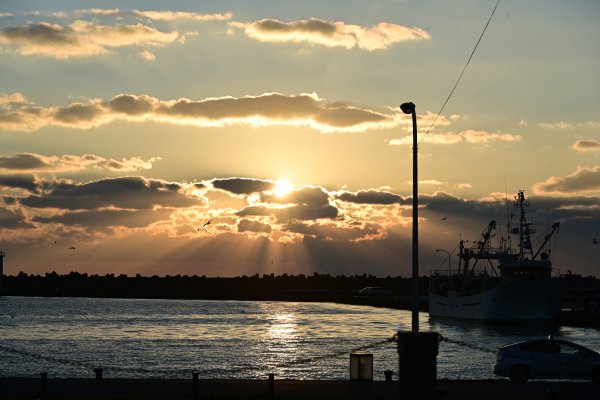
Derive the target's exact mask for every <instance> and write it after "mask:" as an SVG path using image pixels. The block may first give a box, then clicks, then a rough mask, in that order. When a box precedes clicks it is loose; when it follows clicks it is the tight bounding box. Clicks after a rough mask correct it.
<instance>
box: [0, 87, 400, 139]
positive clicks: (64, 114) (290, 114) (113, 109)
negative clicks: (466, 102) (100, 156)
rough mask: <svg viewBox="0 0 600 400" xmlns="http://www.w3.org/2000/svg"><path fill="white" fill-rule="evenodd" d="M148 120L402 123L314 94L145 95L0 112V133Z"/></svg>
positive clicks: (349, 125) (333, 125)
mask: <svg viewBox="0 0 600 400" xmlns="http://www.w3.org/2000/svg"><path fill="white" fill-rule="evenodd" d="M117 120H126V121H145V120H152V121H158V122H164V123H172V124H182V125H195V126H199V127H225V126H230V125H246V126H253V127H260V126H276V125H279V126H282V125H283V126H298V127H311V128H314V129H317V130H319V131H321V132H324V133H328V132H362V131H365V130H368V129H380V128H391V127H394V126H397V125H399V124H402V123H406V121H407V119H406V118H405V116H403V115H402V114H401V113H394V114H382V113H379V112H376V111H373V110H370V109H367V108H360V107H357V106H353V105H349V104H346V103H341V102H335V103H327V102H325V101H324V100H322V99H320V98H319V97H318V96H317V95H316V94H314V93H313V94H300V95H291V96H286V95H283V94H279V93H265V94H262V95H260V96H246V97H239V98H236V97H219V98H207V99H204V100H198V101H193V100H189V99H178V100H172V101H162V100H159V99H157V98H154V97H150V96H147V95H140V96H135V95H129V94H121V95H118V96H116V97H114V98H112V99H111V100H108V101H102V100H101V99H95V100H91V101H89V102H88V103H87V104H84V103H72V104H70V105H68V106H66V107H46V108H44V107H37V106H32V105H27V106H22V107H17V108H14V109H5V110H3V109H1V108H0V129H7V130H16V131H33V130H37V129H40V128H42V127H44V126H64V127H70V128H79V129H89V128H92V127H97V126H100V125H103V124H107V123H109V122H112V121H117Z"/></svg>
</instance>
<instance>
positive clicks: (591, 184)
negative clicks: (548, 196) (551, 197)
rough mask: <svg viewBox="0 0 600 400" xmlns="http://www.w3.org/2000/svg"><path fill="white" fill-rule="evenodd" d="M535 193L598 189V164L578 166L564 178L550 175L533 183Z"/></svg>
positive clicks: (599, 184)
mask: <svg viewBox="0 0 600 400" xmlns="http://www.w3.org/2000/svg"><path fill="white" fill-rule="evenodd" d="M533 191H534V192H535V193H539V194H544V193H555V194H573V193H580V192H593V191H600V165H596V166H594V167H578V168H577V169H576V170H575V172H573V173H572V174H570V175H567V176H566V177H564V178H561V177H556V176H551V177H550V178H548V179H546V180H545V181H544V182H539V183H536V184H534V185H533Z"/></svg>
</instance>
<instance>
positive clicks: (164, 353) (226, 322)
mask: <svg viewBox="0 0 600 400" xmlns="http://www.w3.org/2000/svg"><path fill="white" fill-rule="evenodd" d="M410 324H411V313H410V312H409V311H402V310H390V309H385V308H375V307H365V306H351V305H340V304H334V303H292V302H247V301H202V300H145V299H143V300H142V299H136V300H131V299H88V298H40V297H0V345H1V346H4V347H10V348H11V349H15V350H17V351H21V352H23V351H25V352H27V353H30V354H27V355H26V354H23V353H21V354H16V353H13V352H8V351H6V350H2V349H1V348H0V376H3V377H32V376H39V372H43V371H45V372H48V373H49V376H52V377H92V375H93V374H94V373H93V371H92V370H91V368H89V367H88V368H85V367H82V366H81V364H86V365H92V366H99V367H103V368H105V373H104V376H106V377H113V378H115V377H123V378H125V377H140V378H142V377H146V378H149V377H155V378H187V377H189V372H190V371H197V372H199V373H200V377H201V378H260V379H264V378H265V377H266V375H267V374H268V373H271V372H272V373H275V374H276V375H277V378H278V379H283V378H289V379H347V378H348V376H349V356H348V354H347V352H348V351H350V350H351V349H353V348H356V347H359V346H364V345H368V344H371V343H374V342H378V341H381V340H384V339H386V338H389V337H391V336H392V335H393V334H394V333H396V332H397V331H398V330H410V327H411V325H410ZM420 329H421V330H433V331H437V332H439V333H440V334H441V335H442V336H443V337H445V338H448V339H451V340H453V341H452V342H445V341H443V342H441V343H440V348H439V355H438V358H437V362H438V378H448V379H488V378H495V376H494V375H493V374H492V372H491V368H492V365H493V363H494V360H495V355H494V353H493V351H494V350H495V348H496V347H497V346H500V345H503V344H507V343H511V342H514V341H517V340H522V339H528V338H535V337H541V336H546V335H548V334H549V333H552V334H554V335H556V336H561V337H564V338H566V339H569V340H573V341H575V342H577V343H580V344H582V345H584V346H588V347H590V348H592V349H594V350H600V335H599V331H598V330H597V329H593V328H571V327H553V328H552V327H544V326H525V325H512V326H494V325H487V324H481V323H476V322H461V321H457V320H448V319H443V320H430V319H429V317H428V315H427V314H421V315H420ZM455 341H460V342H462V343H460V344H459V343H456V342H455ZM469 345H475V346H478V347H480V348H484V349H487V350H488V351H483V350H481V349H479V350H477V349H473V348H472V347H468V346H469ZM363 352H368V353H372V354H373V360H374V361H373V362H374V376H375V379H378V380H381V379H383V378H384V373H383V371H385V370H388V369H389V370H394V371H397V370H398V355H397V351H396V346H395V344H393V343H387V344H384V345H381V346H378V347H375V348H372V349H368V350H364V351H363ZM336 353H345V354H344V355H340V356H337V357H328V358H322V357H323V356H326V355H333V354H336ZM56 358H59V359H61V360H65V362H62V363H59V362H56V360H54V359H56Z"/></svg>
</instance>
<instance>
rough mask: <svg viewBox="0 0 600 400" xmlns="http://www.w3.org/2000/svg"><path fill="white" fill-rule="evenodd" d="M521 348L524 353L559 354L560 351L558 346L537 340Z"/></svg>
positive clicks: (524, 344)
mask: <svg viewBox="0 0 600 400" xmlns="http://www.w3.org/2000/svg"><path fill="white" fill-rule="evenodd" d="M520 348H521V350H524V351H533V352H540V353H558V352H559V351H560V346H558V344H556V343H554V342H551V341H548V340H537V341H534V342H527V343H523V344H522V345H521V346H520Z"/></svg>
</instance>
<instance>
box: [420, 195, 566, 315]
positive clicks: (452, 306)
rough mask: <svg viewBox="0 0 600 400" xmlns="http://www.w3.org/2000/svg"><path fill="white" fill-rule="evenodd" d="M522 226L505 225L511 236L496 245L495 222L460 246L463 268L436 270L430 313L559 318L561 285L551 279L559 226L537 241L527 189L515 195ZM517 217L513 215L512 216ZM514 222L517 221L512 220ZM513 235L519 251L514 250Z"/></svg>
mask: <svg viewBox="0 0 600 400" xmlns="http://www.w3.org/2000/svg"><path fill="white" fill-rule="evenodd" d="M514 206H515V207H517V209H518V211H519V219H518V225H517V226H514V227H513V226H512V221H510V222H508V223H507V224H506V227H507V235H506V236H505V237H501V238H500V240H499V241H498V242H499V243H497V244H496V245H494V244H493V243H492V239H493V238H495V237H496V221H491V222H490V223H489V224H488V226H487V227H486V228H485V229H484V231H483V232H482V234H481V237H480V239H479V240H476V241H475V242H473V243H472V244H471V245H470V246H467V244H468V243H465V241H464V240H460V241H459V244H458V257H459V266H458V268H457V269H455V270H451V269H450V266H448V269H437V270H435V271H433V272H432V274H431V276H430V280H429V315H430V316H432V317H452V318H463V319H472V320H482V321H523V320H541V321H553V320H556V319H557V318H558V315H559V312H560V301H561V291H562V284H561V281H560V279H558V278H554V277H552V269H553V268H552V262H551V254H552V249H553V247H554V246H555V245H556V237H557V236H558V235H556V233H557V232H558V230H559V227H560V224H559V222H555V223H553V224H551V225H550V226H549V227H548V228H547V229H546V230H545V231H544V232H542V233H540V234H539V235H537V236H535V237H534V234H535V233H536V229H535V227H534V226H533V224H532V223H531V222H529V221H528V220H527V218H526V215H525V210H526V208H527V207H528V206H530V203H529V201H528V200H526V199H525V194H524V192H523V191H519V193H518V195H517V196H515V201H514ZM512 215H513V216H514V214H512ZM511 220H512V218H511ZM511 235H513V236H516V237H517V239H516V240H518V243H519V246H518V248H516V249H513V248H511V242H512V238H511Z"/></svg>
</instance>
